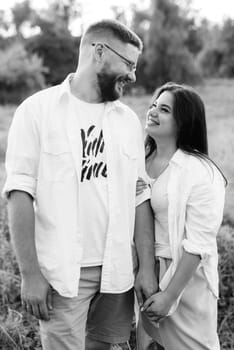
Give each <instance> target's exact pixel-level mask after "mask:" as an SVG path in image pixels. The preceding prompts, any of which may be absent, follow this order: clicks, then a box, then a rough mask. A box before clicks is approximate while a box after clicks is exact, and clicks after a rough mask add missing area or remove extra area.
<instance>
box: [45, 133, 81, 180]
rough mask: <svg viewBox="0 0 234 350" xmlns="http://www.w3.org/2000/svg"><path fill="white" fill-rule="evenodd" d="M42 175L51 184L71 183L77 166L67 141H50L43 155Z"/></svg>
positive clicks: (46, 143)
mask: <svg viewBox="0 0 234 350" xmlns="http://www.w3.org/2000/svg"><path fill="white" fill-rule="evenodd" d="M40 175H41V178H42V179H43V180H46V181H50V182H65V181H69V180H70V179H71V178H72V177H73V176H74V175H75V165H74V161H73V158H72V153H71V150H70V148H69V144H68V143H67V142H66V141H57V140H48V141H47V142H45V143H44V145H43V148H42V154H41V166H40Z"/></svg>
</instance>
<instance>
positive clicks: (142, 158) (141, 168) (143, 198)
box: [136, 123, 151, 206]
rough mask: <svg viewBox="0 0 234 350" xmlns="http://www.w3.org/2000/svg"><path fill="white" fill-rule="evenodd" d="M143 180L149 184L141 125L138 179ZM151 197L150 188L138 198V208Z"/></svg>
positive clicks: (139, 131) (139, 130) (139, 132)
mask: <svg viewBox="0 0 234 350" xmlns="http://www.w3.org/2000/svg"><path fill="white" fill-rule="evenodd" d="M139 177H140V178H142V179H143V180H144V181H145V182H146V183H147V182H148V180H147V176H146V172H145V149H144V142H143V135H142V130H141V125H140V123H139V128H138V178H139ZM150 197H151V190H150V187H149V186H148V187H147V188H145V189H144V191H143V192H142V193H141V194H139V195H137V196H136V206H138V205H140V204H141V203H143V202H145V201H146V200H147V199H150Z"/></svg>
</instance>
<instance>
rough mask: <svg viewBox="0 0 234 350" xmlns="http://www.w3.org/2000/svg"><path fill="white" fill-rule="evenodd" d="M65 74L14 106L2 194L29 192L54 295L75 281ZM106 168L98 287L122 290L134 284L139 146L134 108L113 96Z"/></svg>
mask: <svg viewBox="0 0 234 350" xmlns="http://www.w3.org/2000/svg"><path fill="white" fill-rule="evenodd" d="M70 101H71V92H70V85H69V77H67V78H66V80H65V81H64V82H63V83H62V84H61V85H58V86H55V87H52V88H49V89H46V90H43V91H40V92H38V93H36V94H34V95H33V96H31V97H29V98H28V99H26V100H25V101H24V102H23V103H22V104H21V105H20V106H19V107H18V108H17V110H16V113H15V116H14V118H13V122H12V125H11V128H10V131H9V138H8V148H7V154H6V170H7V180H6V183H5V186H4V189H3V193H4V195H5V196H7V194H8V193H9V192H10V191H12V190H21V191H25V192H27V193H29V194H30V195H31V196H32V197H33V198H34V199H35V201H34V204H35V241H36V250H37V256H38V261H39V264H40V268H41V271H42V273H43V274H44V276H45V277H46V279H47V280H48V281H49V283H50V284H51V285H52V286H53V288H54V289H56V290H57V291H58V292H59V293H60V294H61V295H63V296H66V297H74V296H76V295H77V292H78V287H79V276H80V264H81V259H82V254H83V249H84V247H83V236H82V233H81V230H80V226H79V220H80V218H79V213H80V205H81V203H80V198H79V186H80V180H81V179H80V173H81V166H82V152H81V149H82V145H81V139H80V137H78V135H79V125H78V123H77V118H76V114H75V113H74V109H72V108H71V106H70ZM103 137H104V141H105V148H106V160H107V166H108V180H107V181H108V185H107V187H108V206H109V208H108V214H109V221H108V229H107V235H106V242H105V250H104V257H103V267H102V280H101V292H110V293H121V292H124V291H127V290H128V289H130V288H131V287H132V286H133V282H134V276H133V262H132V245H133V231H134V217H135V206H136V205H139V204H140V203H142V202H144V201H145V200H147V199H149V198H150V190H149V189H146V190H145V191H144V192H143V194H142V195H140V196H137V199H136V181H137V178H138V177H139V176H141V177H143V178H145V166H144V146H143V141H142V130H141V125H140V122H139V120H138V118H137V116H136V115H135V113H134V112H133V111H132V110H131V109H129V108H128V107H127V106H126V105H124V104H122V103H121V102H119V101H116V102H108V103H106V106H105V115H104V118H103Z"/></svg>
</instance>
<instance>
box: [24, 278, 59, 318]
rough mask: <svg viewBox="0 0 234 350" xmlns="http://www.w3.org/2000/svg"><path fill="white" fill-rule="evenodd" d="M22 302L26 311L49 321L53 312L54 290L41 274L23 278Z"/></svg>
mask: <svg viewBox="0 0 234 350" xmlns="http://www.w3.org/2000/svg"><path fill="white" fill-rule="evenodd" d="M21 300H22V306H23V307H24V309H25V311H27V312H29V313H31V314H32V315H34V316H35V317H36V318H38V319H40V320H44V321H49V319H50V316H49V312H50V311H51V310H52V289H51V287H50V285H49V283H48V282H47V280H46V279H45V278H44V276H43V275H42V274H41V273H36V274H30V275H27V276H25V275H24V276H22V284H21Z"/></svg>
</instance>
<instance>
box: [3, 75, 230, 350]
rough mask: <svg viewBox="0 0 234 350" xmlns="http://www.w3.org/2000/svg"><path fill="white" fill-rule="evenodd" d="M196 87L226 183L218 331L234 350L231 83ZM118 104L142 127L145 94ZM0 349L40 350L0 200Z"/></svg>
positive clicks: (6, 116)
mask: <svg viewBox="0 0 234 350" xmlns="http://www.w3.org/2000/svg"><path fill="white" fill-rule="evenodd" d="M196 89H197V91H198V92H199V93H200V95H201V97H202V98H203V100H204V102H205V105H206V111H207V125H208V137H209V150H210V156H211V158H212V159H213V160H214V161H215V162H216V163H217V164H218V165H219V166H220V167H221V169H222V170H223V172H224V174H225V175H226V177H227V179H228V187H227V194H226V203H225V212H224V221H223V226H222V228H221V230H220V232H219V236H218V246H219V271H220V299H219V321H218V331H219V336H220V341H221V348H222V350H231V349H234V281H233V273H234V162H233V154H234V99H233V96H234V81H233V80H232V81H231V80H210V81H207V82H206V84H204V85H203V86H198V87H197V88H196ZM123 100H124V101H125V102H126V103H127V104H128V105H129V106H131V107H132V108H133V110H135V111H136V113H137V114H138V116H139V118H140V120H141V122H142V126H144V120H145V115H146V110H147V106H148V104H149V102H150V96H137V97H130V96H128V97H124V98H123ZM14 110H15V107H14V106H5V107H1V106H0V188H2V185H3V182H4V179H5V172H4V166H3V160H4V154H5V148H6V139H7V130H8V128H9V125H10V122H11V119H12V115H13V112H14ZM133 333H134V332H133ZM133 338H134V337H133ZM132 348H134V341H132ZM0 349H3V350H16V349H30V350H39V349H41V346H40V340H39V336H38V326H37V321H36V320H34V319H33V318H32V317H30V316H27V315H25V314H24V313H23V312H22V310H21V308H20V278H19V271H18V266H17V263H16V261H15V257H14V253H13V250H12V247H11V244H10V241H9V232H8V226H7V215H6V205H5V202H4V201H3V200H2V199H1V198H0ZM194 350H195V349H194Z"/></svg>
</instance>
